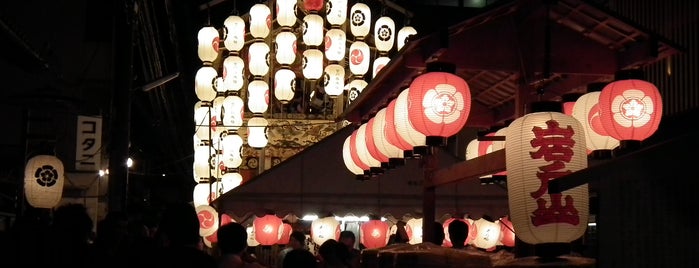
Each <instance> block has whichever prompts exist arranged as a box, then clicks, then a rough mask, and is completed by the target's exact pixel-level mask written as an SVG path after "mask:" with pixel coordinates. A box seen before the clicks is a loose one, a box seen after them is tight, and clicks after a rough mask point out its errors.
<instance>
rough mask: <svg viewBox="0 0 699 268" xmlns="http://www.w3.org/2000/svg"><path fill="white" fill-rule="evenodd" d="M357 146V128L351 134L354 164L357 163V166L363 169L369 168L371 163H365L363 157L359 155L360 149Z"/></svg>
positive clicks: (351, 153)
mask: <svg viewBox="0 0 699 268" xmlns="http://www.w3.org/2000/svg"><path fill="white" fill-rule="evenodd" d="M357 146H358V145H357V130H355V131H353V132H352V134H351V135H350V136H349V153H350V157H351V158H352V161H353V162H354V164H355V165H357V167H359V168H361V169H362V170H369V169H370V167H369V165H368V164H367V163H364V161H362V158H361V157H359V151H358V150H357Z"/></svg>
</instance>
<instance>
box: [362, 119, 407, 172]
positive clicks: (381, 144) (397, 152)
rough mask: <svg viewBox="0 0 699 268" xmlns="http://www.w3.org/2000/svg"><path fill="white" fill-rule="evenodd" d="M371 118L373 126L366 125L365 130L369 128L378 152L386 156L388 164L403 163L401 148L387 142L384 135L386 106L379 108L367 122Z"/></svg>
mask: <svg viewBox="0 0 699 268" xmlns="http://www.w3.org/2000/svg"><path fill="white" fill-rule="evenodd" d="M372 120H373V126H371V127H370V126H367V131H369V128H371V137H372V140H373V142H374V144H375V145H376V149H377V150H378V151H379V154H380V155H383V156H386V157H387V158H388V162H389V164H390V165H389V166H393V165H400V164H401V163H404V161H405V160H404V159H403V150H401V149H400V148H398V147H396V146H395V145H393V144H391V143H390V142H388V137H387V136H386V127H387V123H386V108H382V109H381V110H379V112H377V113H376V115H375V116H374V118H372V119H371V120H369V122H371V121H372ZM367 134H369V133H367ZM367 137H368V136H367Z"/></svg>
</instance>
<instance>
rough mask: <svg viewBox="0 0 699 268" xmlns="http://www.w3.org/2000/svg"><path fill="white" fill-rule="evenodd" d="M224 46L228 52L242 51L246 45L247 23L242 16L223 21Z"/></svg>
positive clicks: (230, 17)
mask: <svg viewBox="0 0 699 268" xmlns="http://www.w3.org/2000/svg"><path fill="white" fill-rule="evenodd" d="M223 29H224V41H223V43H224V45H225V46H226V49H228V51H240V50H241V49H242V48H243V46H244V45H245V21H243V18H241V17H240V16H233V15H232V16H228V18H226V20H225V21H223Z"/></svg>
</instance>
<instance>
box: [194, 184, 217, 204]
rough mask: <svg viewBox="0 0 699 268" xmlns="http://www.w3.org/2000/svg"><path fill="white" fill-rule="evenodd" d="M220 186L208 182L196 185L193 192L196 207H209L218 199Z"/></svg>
mask: <svg viewBox="0 0 699 268" xmlns="http://www.w3.org/2000/svg"><path fill="white" fill-rule="evenodd" d="M217 186H218V184H216V185H214V184H210V183H208V182H202V183H198V184H197V185H194V190H193V191H192V202H193V204H194V207H198V206H201V205H208V204H209V203H211V201H213V200H214V199H216V197H217V195H218V193H217V192H216V188H217Z"/></svg>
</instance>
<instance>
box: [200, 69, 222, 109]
mask: <svg viewBox="0 0 699 268" xmlns="http://www.w3.org/2000/svg"><path fill="white" fill-rule="evenodd" d="M217 75H218V73H217V72H216V70H215V69H214V68H213V67H211V66H202V67H201V68H199V70H198V71H197V74H196V75H195V76H194V92H195V94H196V95H197V98H198V99H199V100H201V101H213V100H214V98H216V87H217V85H216V84H215V83H216V76H217Z"/></svg>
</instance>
